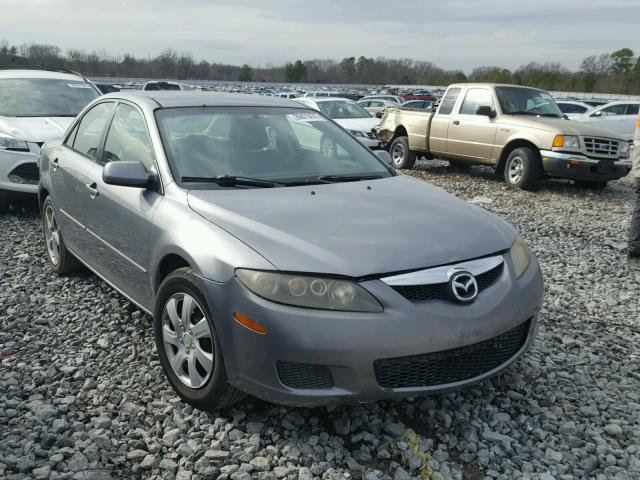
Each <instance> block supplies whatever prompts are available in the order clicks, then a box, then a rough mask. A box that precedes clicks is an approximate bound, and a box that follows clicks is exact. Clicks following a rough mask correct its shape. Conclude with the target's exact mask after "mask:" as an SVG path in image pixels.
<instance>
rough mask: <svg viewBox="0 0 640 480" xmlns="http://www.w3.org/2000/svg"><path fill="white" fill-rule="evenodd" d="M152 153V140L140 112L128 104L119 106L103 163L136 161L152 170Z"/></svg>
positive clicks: (105, 145) (110, 131)
mask: <svg viewBox="0 0 640 480" xmlns="http://www.w3.org/2000/svg"><path fill="white" fill-rule="evenodd" d="M152 152H153V149H152V146H151V138H149V133H148V132H147V126H146V124H145V122H144V119H143V118H142V115H141V114H140V112H138V110H136V109H135V108H133V107H132V106H131V105H127V104H126V103H121V104H119V105H118V109H117V110H116V114H115V115H114V116H113V121H112V122H111V127H110V128H109V133H108V134H107V141H106V142H105V144H104V152H103V153H102V163H108V162H117V161H121V160H126V161H136V162H141V163H142V164H143V165H144V166H145V167H146V168H147V170H151V169H152V168H153V167H154V162H153V153H152Z"/></svg>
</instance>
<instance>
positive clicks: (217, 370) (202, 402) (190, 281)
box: [153, 268, 228, 410]
mask: <svg viewBox="0 0 640 480" xmlns="http://www.w3.org/2000/svg"><path fill="white" fill-rule="evenodd" d="M176 293H187V294H189V295H191V296H192V297H193V298H195V299H196V300H197V302H198V304H199V305H200V307H201V308H202V309H203V310H204V311H205V312H204V313H205V315H206V318H207V321H208V322H209V327H210V328H211V333H212V335H211V336H212V340H213V348H214V370H213V373H212V375H211V377H209V380H207V382H206V383H205V385H204V386H203V387H201V388H198V389H194V388H190V387H188V386H186V385H185V384H184V383H182V382H181V381H180V379H179V378H178V377H177V375H176V374H175V373H174V372H173V369H172V368H171V365H170V364H169V360H168V357H167V354H166V352H165V349H164V342H163V340H162V314H163V310H164V305H165V303H166V301H167V300H168V299H169V298H170V297H171V296H172V295H174V294H176ZM213 318H214V317H213V315H212V313H211V309H210V308H209V304H208V303H207V301H206V300H205V298H204V296H203V295H202V293H201V290H200V287H199V286H198V277H197V276H196V275H195V274H194V273H193V271H191V270H190V269H186V268H181V269H179V270H176V271H175V272H173V273H171V274H170V275H169V276H168V277H167V278H166V279H165V280H164V281H163V282H162V284H161V285H160V288H159V289H158V296H157V298H156V304H155V308H154V312H153V330H154V336H155V341H156V349H157V350H158V357H159V358H160V363H161V364H162V368H163V369H164V372H165V375H166V376H167V378H168V379H169V383H170V384H171V386H172V387H173V389H174V390H175V391H176V393H177V394H178V395H180V397H182V398H183V399H184V400H185V401H187V402H189V403H191V404H192V405H194V406H196V407H197V408H200V409H203V410H209V409H211V408H215V407H216V406H217V402H216V400H217V399H219V398H221V397H222V396H223V395H224V393H225V390H226V389H227V387H228V381H227V375H226V371H225V367H224V361H223V358H222V350H221V347H220V337H219V336H218V333H217V330H216V326H215V324H214V320H213Z"/></svg>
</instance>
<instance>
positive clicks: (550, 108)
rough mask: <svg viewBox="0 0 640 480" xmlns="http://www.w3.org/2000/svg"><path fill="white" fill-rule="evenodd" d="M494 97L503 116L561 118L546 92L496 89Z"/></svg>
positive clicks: (505, 88) (516, 88) (519, 88)
mask: <svg viewBox="0 0 640 480" xmlns="http://www.w3.org/2000/svg"><path fill="white" fill-rule="evenodd" d="M496 95H497V97H498V102H500V107H501V108H502V113H504V114H505V115H534V116H537V115H540V116H541V117H558V118H562V112H561V111H560V109H559V108H558V105H556V102H555V101H554V100H553V97H552V96H551V95H549V94H548V93H547V92H543V91H541V90H536V89H534V88H524V87H496Z"/></svg>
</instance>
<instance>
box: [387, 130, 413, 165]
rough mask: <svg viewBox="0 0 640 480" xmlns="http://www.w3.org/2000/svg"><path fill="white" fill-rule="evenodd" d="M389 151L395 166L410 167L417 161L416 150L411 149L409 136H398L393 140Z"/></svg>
mask: <svg viewBox="0 0 640 480" xmlns="http://www.w3.org/2000/svg"><path fill="white" fill-rule="evenodd" d="M389 153H390V154H391V159H392V160H393V166H394V167H395V168H398V169H403V168H406V169H410V168H413V165H414V164H415V163H416V158H417V155H416V152H413V151H411V150H409V139H408V138H407V137H396V138H395V139H394V140H393V142H391V146H390V147H389Z"/></svg>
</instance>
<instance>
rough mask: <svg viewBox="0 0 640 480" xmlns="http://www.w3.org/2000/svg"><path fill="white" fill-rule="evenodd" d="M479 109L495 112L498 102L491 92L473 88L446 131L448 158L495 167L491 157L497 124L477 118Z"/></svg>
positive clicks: (485, 89)
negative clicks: (484, 108)
mask: <svg viewBox="0 0 640 480" xmlns="http://www.w3.org/2000/svg"><path fill="white" fill-rule="evenodd" d="M480 107H490V109H491V111H494V112H495V101H494V99H493V93H492V92H491V89H490V88H486V87H471V88H468V89H467V91H466V92H465V94H464V99H463V100H462V102H461V103H460V107H459V108H458V111H457V113H456V114H455V115H453V116H452V117H451V120H450V121H449V128H448V130H447V156H450V157H454V158H456V159H460V160H469V161H474V162H481V163H488V164H492V163H494V162H493V159H492V153H493V147H494V143H495V138H496V132H497V129H498V128H497V126H496V123H495V120H494V119H492V118H489V117H488V116H486V115H478V113H477V112H478V109H479V108H480Z"/></svg>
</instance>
